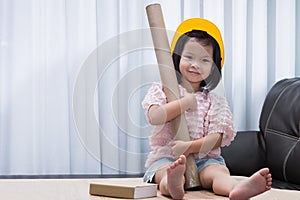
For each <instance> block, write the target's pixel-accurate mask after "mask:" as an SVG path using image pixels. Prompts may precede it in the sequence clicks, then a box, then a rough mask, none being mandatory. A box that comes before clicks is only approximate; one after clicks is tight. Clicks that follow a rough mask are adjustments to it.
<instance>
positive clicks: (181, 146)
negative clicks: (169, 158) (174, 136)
mask: <svg viewBox="0 0 300 200" xmlns="http://www.w3.org/2000/svg"><path fill="white" fill-rule="evenodd" d="M191 144H192V141H187V142H185V141H181V140H175V141H172V142H171V143H170V145H171V146H172V151H173V155H174V157H175V159H177V158H179V156H180V155H185V156H188V155H189V154H190V153H189V148H190V146H191Z"/></svg>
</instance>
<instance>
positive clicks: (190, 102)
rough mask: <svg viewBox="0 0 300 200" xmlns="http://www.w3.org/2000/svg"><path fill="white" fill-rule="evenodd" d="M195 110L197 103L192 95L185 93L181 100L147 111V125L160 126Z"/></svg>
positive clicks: (156, 106)
mask: <svg viewBox="0 0 300 200" xmlns="http://www.w3.org/2000/svg"><path fill="white" fill-rule="evenodd" d="M196 108H197V101H196V97H195V95H194V94H190V93H185V95H184V97H182V98H181V99H178V100H175V101H171V102H169V103H167V104H164V105H160V106H159V105H152V106H151V107H150V108H149V110H148V119H149V123H150V124H152V125H162V124H165V123H166V122H168V121H171V120H172V119H175V118H176V117H177V116H179V115H180V114H181V113H183V112H184V111H186V110H188V109H191V110H195V109H196Z"/></svg>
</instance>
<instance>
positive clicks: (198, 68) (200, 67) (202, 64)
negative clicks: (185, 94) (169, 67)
mask: <svg viewBox="0 0 300 200" xmlns="http://www.w3.org/2000/svg"><path fill="white" fill-rule="evenodd" d="M212 65H213V48H212V46H210V45H209V46H203V45H202V43H201V41H199V40H197V39H196V38H191V39H189V40H188V41H187V43H186V44H185V46H184V48H183V51H182V54H181V59H180V63H179V70H180V72H181V75H182V78H183V79H184V80H186V81H188V83H189V84H190V85H191V86H192V88H193V90H194V91H199V90H200V88H199V85H200V83H201V82H202V81H203V80H204V79H206V78H207V77H208V76H209V75H210V72H211V68H212Z"/></svg>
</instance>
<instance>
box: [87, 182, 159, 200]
mask: <svg viewBox="0 0 300 200" xmlns="http://www.w3.org/2000/svg"><path fill="white" fill-rule="evenodd" d="M90 194H91V195H98V196H108V197H118V198H129V199H138V198H148V197H156V196H157V184H153V183H144V182H142V180H140V179H138V180H137V179H104V180H102V181H101V182H95V183H90Z"/></svg>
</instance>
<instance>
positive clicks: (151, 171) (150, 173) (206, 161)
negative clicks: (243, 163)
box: [143, 156, 226, 183]
mask: <svg viewBox="0 0 300 200" xmlns="http://www.w3.org/2000/svg"><path fill="white" fill-rule="evenodd" d="M174 161H175V159H172V158H162V159H159V160H157V161H155V162H154V163H152V164H151V165H150V167H149V168H148V169H147V171H146V172H145V174H144V177H143V181H144V182H147V183H152V182H154V180H153V177H154V175H155V172H156V171H157V170H158V169H159V168H160V167H162V166H165V165H170V164H171V163H173V162H174ZM215 164H217V165H225V166H226V164H225V160H224V158H223V157H222V156H219V157H218V158H201V159H197V160H196V166H197V169H198V172H201V170H203V169H204V168H205V167H207V166H208V165H215Z"/></svg>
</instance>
